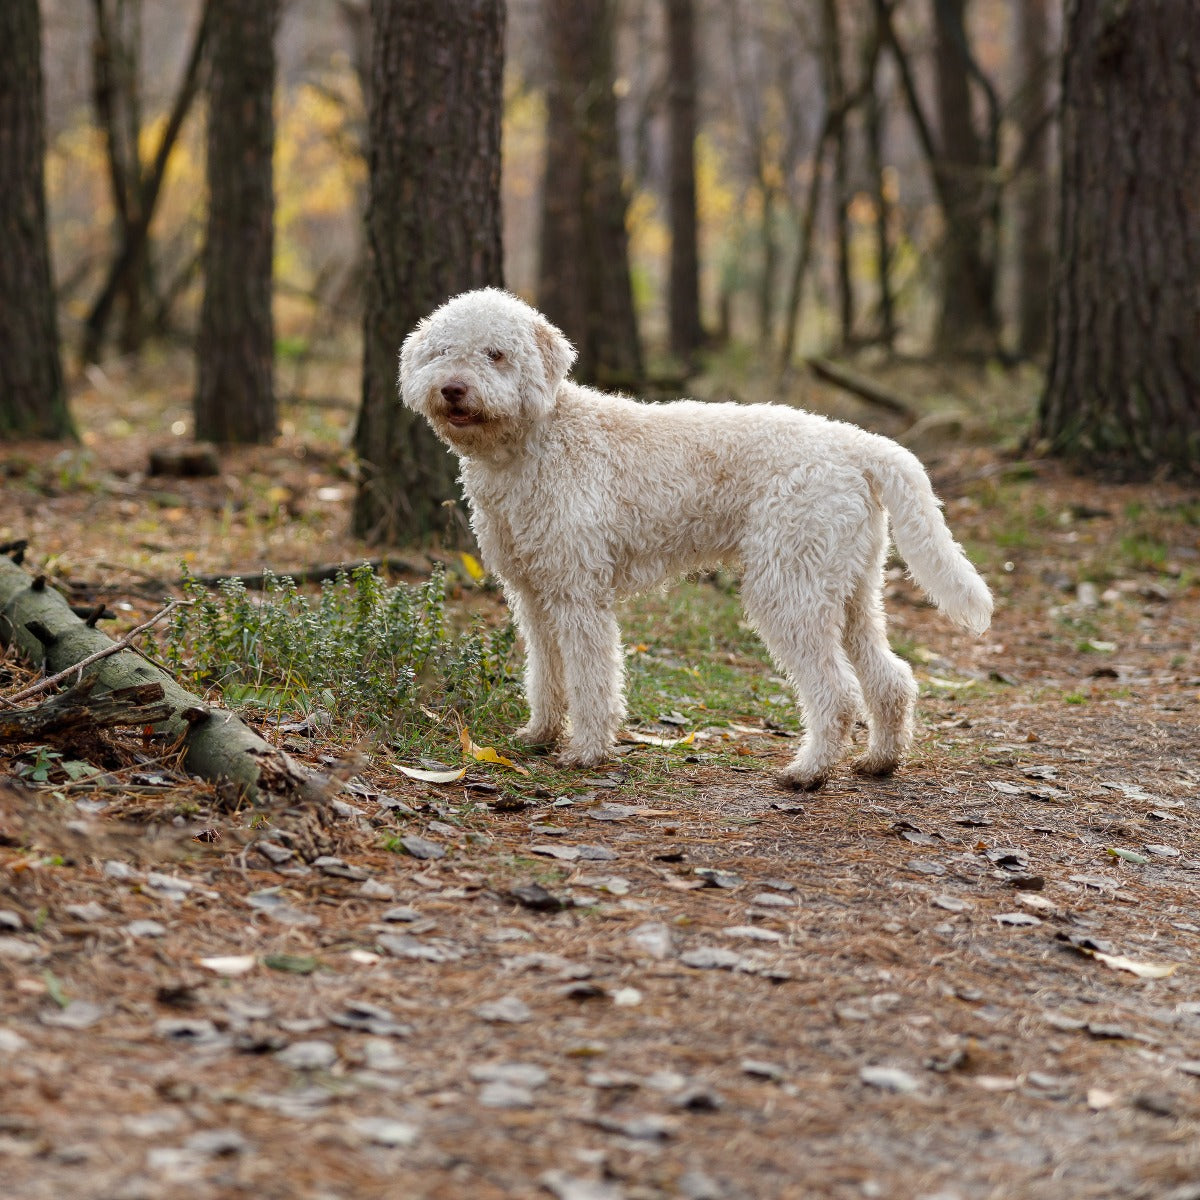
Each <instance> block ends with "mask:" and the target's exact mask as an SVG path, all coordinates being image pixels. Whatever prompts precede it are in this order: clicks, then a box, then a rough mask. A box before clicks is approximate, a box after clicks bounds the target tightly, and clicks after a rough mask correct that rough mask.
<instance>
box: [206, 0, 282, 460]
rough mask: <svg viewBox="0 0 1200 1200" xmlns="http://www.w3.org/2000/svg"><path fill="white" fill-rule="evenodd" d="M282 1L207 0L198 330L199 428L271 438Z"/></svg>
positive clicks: (228, 438)
mask: <svg viewBox="0 0 1200 1200" xmlns="http://www.w3.org/2000/svg"><path fill="white" fill-rule="evenodd" d="M278 25H279V0H256V3H254V4H249V5H247V4H243V3H241V0H211V38H212V42H211V69H210V75H209V89H208V93H209V103H208V168H207V174H208V232H207V235H206V238H205V249H204V301H203V304H202V305H201V309H200V328H199V332H198V334H197V337H196V396H195V400H194V416H195V427H196V437H197V439H200V440H205V441H212V442H217V443H221V444H230V443H263V442H269V441H270V440H271V439H272V438H273V437H274V436H275V433H276V410H275V383H274V363H275V324H274V320H273V319H272V315H271V274H272V265H273V255H274V246H275V196H274V190H273V175H272V169H271V156H272V154H273V152H274V148H275V119H274V115H273V113H272V103H273V100H274V91H275V34H276V30H277V28H278Z"/></svg>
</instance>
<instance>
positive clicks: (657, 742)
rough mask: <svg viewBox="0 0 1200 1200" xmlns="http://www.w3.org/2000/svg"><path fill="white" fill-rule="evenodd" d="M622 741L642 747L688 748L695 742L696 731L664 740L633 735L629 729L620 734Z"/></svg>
mask: <svg viewBox="0 0 1200 1200" xmlns="http://www.w3.org/2000/svg"><path fill="white" fill-rule="evenodd" d="M621 740H622V741H628V742H637V743H639V744H640V745H643V746H662V747H665V748H668V749H669V748H670V747H671V746H690V745H691V744H692V743H693V742H694V741H695V740H696V731H695V730H692V732H691V733H688V734H685V735H684V736H683V737H681V738H665V737H658V736H656V735H655V734H653V733H635V732H634V731H633V730H631V729H627V730H625V731H624V732H623V733H622V734H621Z"/></svg>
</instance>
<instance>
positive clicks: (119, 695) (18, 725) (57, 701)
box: [0, 675, 171, 744]
mask: <svg viewBox="0 0 1200 1200" xmlns="http://www.w3.org/2000/svg"><path fill="white" fill-rule="evenodd" d="M97 683H99V680H98V679H97V678H96V676H95V675H89V676H87V677H86V678H84V679H81V680H80V681H79V682H78V683H77V684H75V685H74V686H73V687H69V688H67V690H66V691H65V692H59V693H58V695H56V696H51V697H50V699H49V700H43V701H42V703H41V704H39V705H38V706H37V707H36V708H18V709H13V710H11V711H10V710H6V709H0V744H2V743H5V742H38V741H41V740H42V739H43V738H47V737H53V736H55V735H56V734H64V733H78V732H81V731H83V730H89V729H113V728H116V727H117V726H120V725H139V726H146V725H157V724H159V723H161V722H162V721H165V720H167V719H168V718H169V717H170V715H171V706H170V705H169V704H168V703H167V702H166V700H165V699H164V697H163V687H162V684H161V683H158V682H154V683H139V684H136V685H135V686H134V687H127V688H118V689H117V690H116V691H112V692H101V693H99V694H98V695H93V694H92V693H93V692H95V690H96V684H97Z"/></svg>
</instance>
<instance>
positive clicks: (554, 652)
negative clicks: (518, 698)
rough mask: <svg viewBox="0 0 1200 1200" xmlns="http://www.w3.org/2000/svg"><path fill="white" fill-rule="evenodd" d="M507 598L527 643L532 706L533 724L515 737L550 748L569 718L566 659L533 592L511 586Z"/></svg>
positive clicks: (528, 692)
mask: <svg viewBox="0 0 1200 1200" xmlns="http://www.w3.org/2000/svg"><path fill="white" fill-rule="evenodd" d="M505 594H506V596H507V598H508V605H509V608H510V609H511V610H512V614H513V617H514V619H515V620H516V622H517V628H518V629H519V630H520V631H521V637H522V638H523V639H524V640H525V699H526V700H527V701H528V702H529V720H528V722H527V723H526V724H525V725H523V726H522V727H521V728H520V729H518V730H517V732H516V733H515V734H514V735H513V736H514V737H515V738H516V739H517V740H518V741H521V742H526V743H527V744H529V745H531V746H549V745H551V744H553V743H554V742H555V741H557V740H558V737H559V735H560V734H561V733H562V729H563V724H564V722H565V721H566V717H567V691H566V684H565V682H564V680H563V664H562V655H561V654H560V653H559V650H558V642H557V640H556V638H555V631H554V626H553V624H552V623H551V620H550V616H549V614H548V613H547V612H546V609H545V607H544V605H543V604H542V602H541V601H540V600H539V599H538V598H537V596H536V595H535V594H534V593H533V592H531V591H527V590H524V589H519V588H516V587H513V586H509V587H507V588H506V589H505Z"/></svg>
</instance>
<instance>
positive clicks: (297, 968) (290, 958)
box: [263, 954, 321, 975]
mask: <svg viewBox="0 0 1200 1200" xmlns="http://www.w3.org/2000/svg"><path fill="white" fill-rule="evenodd" d="M320 965H321V964H320V962H319V961H318V960H317V959H315V958H313V956H312V955H311V954H267V955H264V956H263V966H264V967H270V968H271V970H272V971H286V972H288V973H289V974H291V975H311V974H312V973H313V972H314V971H315V970H316V969H317V968H318V967H319V966H320Z"/></svg>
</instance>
